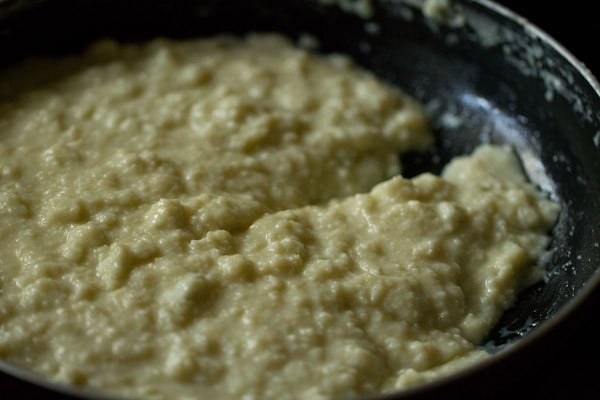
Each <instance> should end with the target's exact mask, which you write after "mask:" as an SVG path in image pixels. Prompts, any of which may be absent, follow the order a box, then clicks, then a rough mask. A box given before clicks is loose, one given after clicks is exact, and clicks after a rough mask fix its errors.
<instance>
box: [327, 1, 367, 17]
mask: <svg viewBox="0 0 600 400" xmlns="http://www.w3.org/2000/svg"><path fill="white" fill-rule="evenodd" d="M317 2H318V3H321V4H323V5H328V6H329V5H335V6H338V7H339V8H340V9H342V10H343V11H346V12H348V13H351V14H355V15H357V16H359V17H361V18H371V17H372V16H373V2H372V1H371V0H317Z"/></svg>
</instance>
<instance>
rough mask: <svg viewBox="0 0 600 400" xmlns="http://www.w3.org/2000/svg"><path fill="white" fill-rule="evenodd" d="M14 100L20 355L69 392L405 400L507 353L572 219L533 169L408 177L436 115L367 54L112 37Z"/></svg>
mask: <svg viewBox="0 0 600 400" xmlns="http://www.w3.org/2000/svg"><path fill="white" fill-rule="evenodd" d="M33 77H36V82H35V85H32V79H33ZM1 82H2V83H1V85H0V86H1V88H0V89H1V95H2V97H3V99H4V101H3V103H2V105H1V106H0V271H1V273H0V357H1V358H2V359H4V360H6V361H8V362H11V363H14V364H17V365H19V366H22V367H25V368H27V369H30V370H33V371H35V372H38V373H40V374H44V375H47V376H50V377H52V378H53V379H56V380H59V381H62V382H66V383H69V384H74V385H83V386H89V387H92V388H97V389H100V390H102V391H108V392H110V393H113V394H118V395H125V396H133V397H142V398H156V399H196V398H233V399H292V398H294V399H299V398H304V399H321V398H322V399H329V398H337V397H348V396H357V395H364V394H372V393H378V392H382V391H392V390H395V389H402V388H405V387H407V386H410V385H413V384H415V383H418V382H422V381H426V380H429V379H432V378H434V377H435V376H438V375H440V374H444V373H447V372H448V371H452V370H454V369H456V368H459V367H461V366H462V365H465V364H467V363H468V362H469V361H470V360H474V359H479V358H481V357H484V356H485V353H484V352H483V351H482V350H480V349H479V348H478V347H477V343H478V342H479V341H480V340H482V338H483V337H484V336H485V335H486V332H488V330H489V329H490V328H491V327H492V326H493V324H494V323H495V322H496V321H497V319H498V317H499V316H500V314H501V313H502V312H503V311H504V310H505V309H506V308H507V307H509V306H510V305H511V304H512V302H513V300H514V299H515V293H516V292H517V291H518V290H519V289H521V288H522V287H524V286H525V285H527V284H530V283H531V282H532V281H534V280H535V279H537V278H539V275H540V269H539V268H536V267H535V263H536V260H537V259H538V258H539V256H540V255H541V254H542V252H543V251H544V248H545V247H546V245H547V243H548V237H547V236H546V235H545V232H546V231H547V230H548V229H549V228H550V227H551V225H552V223H553V221H554V220H555V218H556V215H557V206H556V205H555V204H554V203H552V202H550V201H548V200H546V199H545V198H544V197H543V196H542V194H541V193H539V192H538V191H536V189H535V188H534V187H533V186H532V185H530V184H529V183H528V182H527V181H526V179H525V177H524V175H523V174H522V172H521V169H520V168H519V164H518V160H517V159H516V158H515V156H514V155H513V153H512V152H511V150H510V149H508V148H504V147H492V146H484V147H481V148H479V149H478V150H477V151H476V152H475V153H474V154H473V155H472V156H469V157H463V158H459V159H456V160H455V161H453V162H452V163H451V164H450V165H449V166H448V167H447V168H446V170H445V172H444V174H443V177H442V178H439V177H435V176H433V175H430V174H424V175H421V176H418V177H416V178H414V179H411V180H407V179H403V178H402V177H400V176H399V172H400V171H399V163H398V159H397V154H398V153H399V152H403V151H408V150H420V149H424V148H426V147H427V146H428V145H429V144H430V143H431V136H430V134H429V131H428V130H427V124H426V121H425V117H424V115H423V113H422V110H421V108H420V107H419V106H418V105H417V104H416V103H415V102H414V101H412V100H410V99H409V98H407V97H406V96H404V95H402V94H400V93H398V92H397V91H396V90H394V89H392V88H390V87H388V86H386V85H384V84H383V83H380V82H378V81H377V80H376V79H375V78H374V77H373V76H371V75H370V74H369V73H367V72H365V71H362V70H359V69H358V68H356V67H355V66H353V65H352V63H351V62H350V61H349V60H348V59H347V58H345V57H342V56H327V57H320V56H316V55H312V54H310V53H308V52H306V51H302V50H298V49H295V48H294V47H293V46H291V45H290V44H289V43H288V42H286V41H285V40H284V39H282V38H281V37H278V36H269V35H263V36H251V37H249V38H246V39H233V38H226V37H222V38H215V39H203V40H195V41H189V42H170V41H164V40H160V41H153V42H151V43H148V44H144V45H117V44H116V43H113V42H110V41H105V42H101V43H98V44H97V45H95V46H94V47H93V48H91V49H90V50H89V51H88V52H87V53H85V54H84V55H82V56H77V57H72V58H68V59H65V60H62V61H53V62H51V63H48V62H38V63H35V62H29V63H26V64H24V65H21V66H19V67H18V68H16V69H14V70H11V71H7V72H5V73H4V76H3V78H2V80H1ZM31 86H35V89H33V88H32V87H31Z"/></svg>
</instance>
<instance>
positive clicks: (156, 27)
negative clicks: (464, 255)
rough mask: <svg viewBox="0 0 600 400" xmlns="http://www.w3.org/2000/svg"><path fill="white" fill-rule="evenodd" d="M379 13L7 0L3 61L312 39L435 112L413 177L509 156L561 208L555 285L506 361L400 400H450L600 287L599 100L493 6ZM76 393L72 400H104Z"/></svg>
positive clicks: (531, 309) (535, 304)
mask: <svg viewBox="0 0 600 400" xmlns="http://www.w3.org/2000/svg"><path fill="white" fill-rule="evenodd" d="M346 3H348V2H346ZM409 3H411V4H414V3H415V1H410V2H409ZM371 4H372V5H373V9H372V15H371V19H370V20H368V21H367V20H365V19H363V18H361V17H360V16H358V15H356V14H355V13H352V12H343V11H342V10H341V9H340V8H339V7H336V6H332V5H329V6H323V5H320V4H318V2H316V1H301V0H272V1H270V0H264V1H233V0H232V1H219V0H205V1H177V2H161V1H146V2H143V5H142V4H141V3H140V2H133V1H131V2H128V1H110V0H104V1H102V0H98V1H86V2H81V1H63V2H51V1H40V0H34V1H15V0H13V1H8V2H7V1H4V2H0V57H1V58H0V63H2V64H4V65H7V64H10V63H13V62H15V61H16V60H18V59H19V58H22V57H25V56H29V55H56V54H65V53H69V52H73V51H77V50H80V49H82V48H83V47H84V46H85V45H86V44H87V43H89V42H90V41H92V40H93V39H95V38H99V37H116V38H118V39H121V40H125V41H138V40H143V39H147V38H151V37H156V36H168V37H182V38H185V37H192V36H202V35H211V34H215V33H222V32H229V33H236V34H243V33H245V32H252V31H277V32H283V33H285V34H287V35H289V36H291V37H294V38H298V37H299V36H300V35H301V34H305V33H308V34H310V35H312V36H314V37H316V38H317V39H318V41H319V43H320V47H319V50H318V51H322V52H341V53H346V54H349V55H351V56H352V57H353V58H354V59H355V60H356V61H358V63H360V64H361V65H363V66H364V67H366V68H368V69H370V70H372V71H374V72H375V73H376V74H377V75H378V76H380V77H381V78H383V79H384V80H387V81H389V82H391V83H393V84H395V85H397V86H399V87H400V88H402V89H403V90H405V91H406V92H408V93H409V94H411V95H413V96H415V97H417V98H418V99H419V100H421V101H422V102H424V103H425V104H426V105H427V109H428V111H429V114H430V117H431V120H432V125H433V127H434V129H435V133H436V135H437V144H436V148H435V149H434V150H433V151H432V152H431V153H429V154H412V155H407V156H405V157H403V158H404V159H403V161H404V162H405V164H406V167H405V171H406V172H407V173H408V174H416V173H418V172H421V171H434V172H439V171H440V169H441V168H442V166H443V165H444V163H445V162H446V161H448V160H449V159H450V158H451V157H453V156H455V155H459V154H463V153H465V152H468V151H470V150H472V149H473V148H474V147H475V146H477V145H478V144H480V143H490V142H491V143H509V144H512V145H513V146H514V148H515V150H516V151H517V152H518V153H519V154H520V156H521V159H522V161H523V166H524V168H525V170H526V171H527V172H528V174H529V175H530V177H531V179H532V180H534V181H535V182H536V183H538V184H539V185H540V186H541V187H542V188H544V189H545V190H547V191H549V192H550V193H551V194H552V196H553V197H554V198H555V199H556V200H557V201H559V202H560V203H561V205H562V212H561V214H560V218H559V221H558V224H557V225H556V227H555V228H554V230H553V236H554V239H553V242H552V245H551V247H552V253H551V255H550V256H549V257H548V259H547V260H545V261H546V267H547V269H548V271H549V272H548V276H547V279H545V281H544V282H541V283H539V284H537V285H535V286H533V287H531V288H529V289H527V290H525V291H524V292H523V293H522V294H521V296H520V297H519V301H518V303H517V304H516V305H515V307H514V308H512V309H511V310H509V311H508V312H507V313H506V314H505V315H504V317H503V318H502V320H501V321H500V322H499V324H498V325H497V327H496V328H495V329H494V330H493V332H492V333H491V334H490V336H489V338H488V340H487V341H486V342H485V343H484V345H485V346H486V347H487V348H488V349H490V350H491V351H492V352H497V353H498V355H497V356H495V357H492V358H491V359H490V360H489V361H487V362H485V363H483V364H482V365H479V366H476V367H474V368H471V369H470V370H467V371H465V372H463V373H461V374H458V375H456V376H453V377H450V378H448V379H443V380H440V381H439V382H436V383H434V384H431V385H425V386H423V387H421V388H417V389H415V390H411V391H407V392H406V393H404V394H403V395H402V396H401V397H402V398H404V396H406V397H411V398H417V397H419V396H424V395H426V394H432V393H445V394H447V395H451V394H452V390H454V391H455V392H456V382H463V383H464V384H469V385H474V386H473V389H474V390H476V387H477V386H478V385H482V384H483V383H482V382H485V379H488V380H489V379H490V377H491V376H492V375H493V372H490V371H494V368H496V369H499V368H505V367H506V366H507V363H508V362H510V360H511V357H512V358H515V354H518V352H519V351H520V350H522V348H523V347H524V346H526V345H528V344H530V343H534V342H535V341H536V340H539V338H540V337H543V336H544V335H545V334H547V332H548V331H550V330H551V329H553V328H555V327H556V326H557V325H559V324H560V323H561V320H562V319H564V317H565V316H566V315H567V314H568V313H569V312H571V311H573V309H574V308H576V307H577V306H578V304H579V303H580V302H581V301H583V299H584V298H585V297H586V296H589V295H590V293H591V292H592V291H593V290H594V289H596V290H597V289H598V286H599V285H600V283H599V281H600V276H599V273H598V267H599V260H600V213H599V212H598V210H599V209H600V178H599V175H598V172H600V158H599V157H598V155H599V147H600V113H599V112H598V111H599V110H600V88H599V86H598V83H597V81H596V80H595V79H594V78H593V77H592V76H591V75H590V74H589V72H587V71H586V70H585V69H584V68H582V67H581V66H580V65H579V64H578V63H577V62H576V61H575V60H574V58H573V57H572V56H570V55H569V54H568V52H566V51H565V50H564V49H562V47H560V46H559V45H557V44H556V43H555V42H553V41H552V40H551V39H549V38H548V37H547V36H546V35H545V34H543V33H542V32H540V31H538V30H537V29H535V28H532V27H531V26H530V25H528V24H527V23H526V22H525V21H523V20H521V19H519V18H518V17H516V16H515V15H514V14H512V13H510V12H508V11H507V10H505V9H503V8H501V7H498V6H497V5H495V4H493V3H490V2H487V1H483V0H482V1H456V2H454V6H453V7H454V8H453V9H452V10H451V11H450V12H449V13H444V15H442V17H443V18H442V19H441V20H438V21H435V20H431V19H429V18H425V17H424V16H423V14H422V13H421V11H420V9H417V8H415V7H412V6H408V5H406V4H404V3H403V2H391V1H373V2H371ZM0 369H2V370H4V373H0V384H1V385H2V390H5V389H6V390H10V389H11V388H13V389H17V390H19V391H21V393H23V394H30V395H31V396H34V395H37V396H39V395H42V394H43V395H44V396H45V397H44V398H53V397H56V398H67V397H65V396H67V395H66V394H65V393H66V392H65V388H61V387H59V386H55V385H48V384H47V383H43V382H42V381H41V380H40V379H39V378H38V377H35V376H31V375H29V374H27V373H25V372H23V371H17V370H15V369H14V368H12V367H11V366H7V365H1V364H0ZM31 382H35V384H32V383H31ZM48 388H50V389H53V390H50V389H48ZM67 392H68V393H69V396H72V397H68V398H86V396H87V397H93V396H94V395H93V394H91V393H83V392H78V391H72V390H67ZM454 395H456V393H454Z"/></svg>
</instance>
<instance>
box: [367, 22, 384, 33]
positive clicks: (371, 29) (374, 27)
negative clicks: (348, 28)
mask: <svg viewBox="0 0 600 400" xmlns="http://www.w3.org/2000/svg"><path fill="white" fill-rule="evenodd" d="M364 29H365V32H367V33H368V34H369V35H372V36H376V35H379V33H380V32H381V27H380V26H379V24H378V23H376V22H373V21H369V22H367V23H365V26H364Z"/></svg>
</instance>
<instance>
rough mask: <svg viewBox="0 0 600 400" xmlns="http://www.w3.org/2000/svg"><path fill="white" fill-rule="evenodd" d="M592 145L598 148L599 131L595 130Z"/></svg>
mask: <svg viewBox="0 0 600 400" xmlns="http://www.w3.org/2000/svg"><path fill="white" fill-rule="evenodd" d="M594 146H596V148H600V131H598V132H596V134H595V135H594Z"/></svg>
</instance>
